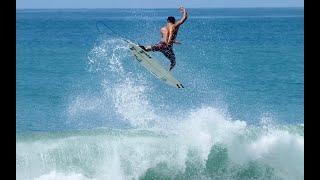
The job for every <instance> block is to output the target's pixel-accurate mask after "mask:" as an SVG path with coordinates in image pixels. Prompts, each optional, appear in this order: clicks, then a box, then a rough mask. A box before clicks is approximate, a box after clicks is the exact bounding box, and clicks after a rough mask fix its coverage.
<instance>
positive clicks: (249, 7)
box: [16, 6, 304, 10]
mask: <svg viewBox="0 0 320 180" xmlns="http://www.w3.org/2000/svg"><path fill="white" fill-rule="evenodd" d="M254 8H304V6H256V7H253V6H248V7H247V6H243V7H191V8H186V9H254ZM67 9H74V10H75V9H85V10H95V9H101V10H102V9H177V8H174V7H159V8H151V7H147V8H138V7H132V8H128V7H108V8H100V7H97V8H16V10H67Z"/></svg>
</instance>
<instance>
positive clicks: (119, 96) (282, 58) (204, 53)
mask: <svg viewBox="0 0 320 180" xmlns="http://www.w3.org/2000/svg"><path fill="white" fill-rule="evenodd" d="M16 15H17V19H16V36H17V40H16V60H17V66H16V69H17V73H16V74H17V79H16V87H17V91H16V96H17V105H16V109H17V111H16V118H17V120H16V130H17V138H16V140H17V149H16V154H17V155H16V166H17V168H16V169H17V179H50V178H54V179H68V178H69V179H303V177H304V167H303V162H304V156H303V153H304V10H303V9H302V8H275V9H268V8H267V9H190V18H189V19H188V21H187V22H186V23H185V24H184V25H183V26H182V27H181V28H180V32H179V35H178V38H177V39H178V40H179V41H181V42H182V44H181V45H176V46H175V47H174V51H175V54H176V59H177V65H176V67H175V69H174V70H173V74H174V76H175V77H176V78H177V79H179V80H180V81H181V82H182V83H183V84H184V86H185V89H183V90H178V89H174V88H172V87H170V86H167V85H165V84H163V83H162V82H161V81H159V80H157V79H156V78H155V77H153V76H152V75H151V74H150V73H148V72H147V71H146V70H145V69H144V68H142V67H141V66H140V65H139V64H138V63H136V62H135V61H134V60H133V57H132V55H131V54H130V52H129V51H128V46H127V44H126V43H125V42H124V41H122V40H121V39H119V38H117V37H116V36H114V35H112V33H111V32H110V30H108V29H107V28H102V31H103V32H104V33H101V32H99V31H98V29H97V27H96V23H97V22H98V21H102V22H104V23H105V24H107V25H108V26H109V27H111V28H112V29H113V30H114V31H116V32H118V33H119V34H122V35H123V36H125V37H127V38H129V39H131V40H133V41H135V42H138V43H141V44H153V43H156V42H158V41H159V39H160V37H159V36H160V33H159V28H160V27H161V26H162V25H164V24H165V19H166V17H167V16H169V15H174V16H177V17H179V16H180V15H179V12H178V11H177V10H174V9H116V10H112V9H106V10H102V9H100V10H17V11H16ZM151 55H152V56H154V57H156V58H157V59H159V62H160V63H161V64H163V65H164V66H166V67H168V66H169V61H168V60H166V59H165V58H164V57H163V55H162V54H158V53H152V54H151Z"/></svg>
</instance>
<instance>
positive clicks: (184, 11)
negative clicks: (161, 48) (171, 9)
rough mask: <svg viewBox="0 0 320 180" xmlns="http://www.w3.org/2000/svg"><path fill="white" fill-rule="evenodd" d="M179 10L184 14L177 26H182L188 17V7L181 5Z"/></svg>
mask: <svg viewBox="0 0 320 180" xmlns="http://www.w3.org/2000/svg"><path fill="white" fill-rule="evenodd" d="M179 10H180V12H181V13H182V14H183V16H182V18H181V19H180V20H179V21H177V22H176V25H177V26H180V25H181V24H183V23H184V22H185V21H186V20H187V18H188V12H187V11H186V9H185V8H184V7H182V6H181V7H180V8H179Z"/></svg>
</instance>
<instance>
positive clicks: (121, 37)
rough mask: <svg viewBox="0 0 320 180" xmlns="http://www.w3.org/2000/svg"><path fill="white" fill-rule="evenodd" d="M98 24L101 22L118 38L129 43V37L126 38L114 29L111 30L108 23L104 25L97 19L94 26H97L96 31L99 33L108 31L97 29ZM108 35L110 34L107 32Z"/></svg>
mask: <svg viewBox="0 0 320 180" xmlns="http://www.w3.org/2000/svg"><path fill="white" fill-rule="evenodd" d="M99 24H102V25H103V26H104V27H105V28H107V29H108V30H109V31H110V32H111V33H112V34H113V35H116V36H117V37H118V38H120V39H122V40H123V41H125V42H127V43H131V42H132V41H131V40H130V39H129V38H126V37H125V36H123V35H120V34H119V33H117V32H115V31H114V30H112V28H110V27H109V26H108V25H106V24H105V23H104V22H102V21H97V22H96V28H97V30H98V32H99V33H100V34H103V33H106V34H109V33H107V32H106V31H104V30H101V29H99V27H98V25H99ZM109 35H110V34H109Z"/></svg>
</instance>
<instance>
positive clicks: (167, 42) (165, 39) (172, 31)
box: [140, 6, 188, 71]
mask: <svg viewBox="0 0 320 180" xmlns="http://www.w3.org/2000/svg"><path fill="white" fill-rule="evenodd" d="M179 10H180V12H181V13H182V18H181V19H180V20H178V21H176V19H175V17H173V16H169V17H168V18H167V24H166V25H165V26H164V27H162V28H161V29H160V32H161V41H160V42H159V43H158V44H155V45H153V46H146V47H145V46H140V47H141V48H142V49H144V50H145V51H159V52H162V53H163V54H164V55H165V56H166V57H167V58H168V59H169V60H170V63H171V64H170V69H169V71H171V70H172V69H173V67H174V66H175V65H176V57H175V55H174V52H173V44H181V43H180V42H179V41H177V40H176V37H177V34H178V31H179V28H180V26H181V25H182V24H183V23H184V22H185V21H186V20H187V18H188V13H187V11H186V9H185V8H184V7H182V6H181V7H180V8H179Z"/></svg>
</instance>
